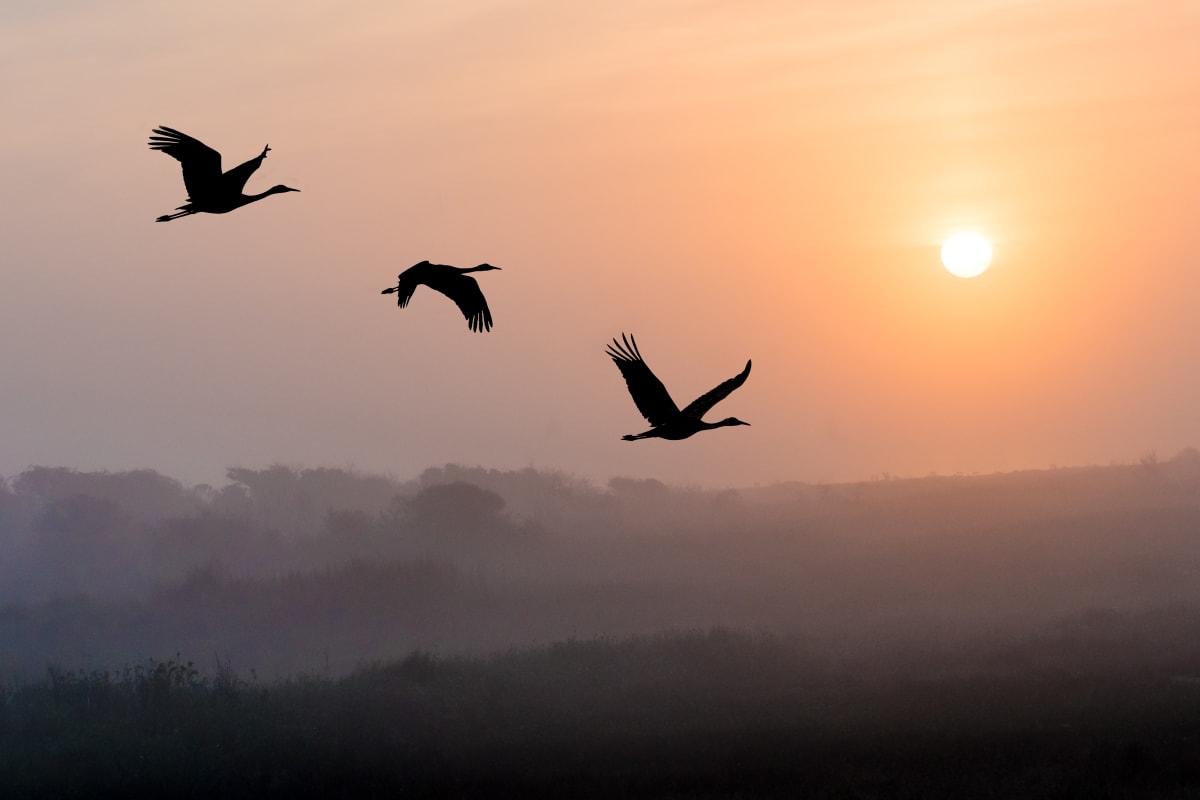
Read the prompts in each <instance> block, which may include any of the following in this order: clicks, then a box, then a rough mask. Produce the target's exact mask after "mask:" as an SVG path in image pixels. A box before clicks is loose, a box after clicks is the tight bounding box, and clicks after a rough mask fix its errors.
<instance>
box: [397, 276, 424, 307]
mask: <svg viewBox="0 0 1200 800" xmlns="http://www.w3.org/2000/svg"><path fill="white" fill-rule="evenodd" d="M408 272H409V271H408V270H405V271H404V272H401V273H400V275H399V276H397V278H398V281H397V283H396V289H395V292H396V305H398V306H400V307H401V308H407V307H408V301H409V300H412V296H413V292H415V291H416V290H417V286H418V284H419V282H418V281H415V280H413V278H412V276H411V275H409V274H408Z"/></svg>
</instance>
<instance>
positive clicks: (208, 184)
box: [150, 125, 249, 202]
mask: <svg viewBox="0 0 1200 800" xmlns="http://www.w3.org/2000/svg"><path fill="white" fill-rule="evenodd" d="M154 133H155V134H156V135H154V136H151V137H150V149H152V150H162V151H163V152H164V153H166V154H167V155H169V156H170V157H171V158H173V159H175V160H176V161H178V162H179V164H180V166H182V167H183V185H184V186H185V187H187V192H188V199H189V200H192V201H193V202H194V201H196V200H201V199H203V198H204V197H205V195H208V194H211V193H212V192H213V191H215V190H216V189H217V187H218V186H220V184H221V154H220V153H218V152H217V151H216V150H213V149H212V148H211V147H209V146H208V145H206V144H205V143H204V142H202V141H200V140H199V139H193V138H192V137H191V136H188V135H187V134H186V133H180V132H179V131H177V130H175V129H174V128H168V127H167V126H165V125H162V126H160V127H157V128H155V129H154ZM248 176H249V173H247V177H248Z"/></svg>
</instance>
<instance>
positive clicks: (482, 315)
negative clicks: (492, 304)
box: [428, 275, 492, 332]
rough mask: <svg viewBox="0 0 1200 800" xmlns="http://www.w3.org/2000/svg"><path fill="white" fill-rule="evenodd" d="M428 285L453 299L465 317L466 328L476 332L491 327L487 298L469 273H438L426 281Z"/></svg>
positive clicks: (488, 329)
mask: <svg viewBox="0 0 1200 800" xmlns="http://www.w3.org/2000/svg"><path fill="white" fill-rule="evenodd" d="M428 286H429V288H431V289H436V290H437V291H439V292H441V293H442V294H444V295H446V297H449V298H450V299H451V300H453V301H454V303H455V305H457V306H458V310H459V311H461V312H462V315H463V316H464V317H466V318H467V327H468V328H470V329H471V330H473V331H477V332H482V331H490V330H491V329H492V312H491V311H490V310H488V304H487V299H486V298H485V297H484V296H483V291H482V290H480V288H479V282H478V281H476V280H475V279H474V278H472V277H471V276H470V275H438V276H437V277H436V278H432V279H431V280H430V281H429V282H428Z"/></svg>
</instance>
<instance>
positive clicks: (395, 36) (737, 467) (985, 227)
mask: <svg viewBox="0 0 1200 800" xmlns="http://www.w3.org/2000/svg"><path fill="white" fill-rule="evenodd" d="M1198 42H1200V4H1197V3H1196V2H1194V0H1186V1H1180V2H1166V1H1164V2H1155V3H1152V4H1151V3H1143V2H1135V1H1134V0H1113V1H1110V2H1104V1H1103V0H1086V1H1085V0H1060V1H1059V2H1054V3H1045V2H1012V1H1003V0H992V1H987V2H983V1H978V2H968V1H966V0H903V1H902V2H901V1H899V0H897V1H896V2H876V1H868V0H842V1H839V2H809V3H795V2H785V1H784V0H747V2H741V3H726V2H699V1H697V2H684V1H683V0H678V1H666V2H648V3H643V2H632V1H631V0H619V1H614V2H606V3H563V2H560V0H530V2H498V1H497V2H489V1H487V0H460V1H459V2H446V1H445V0H438V1H437V2H433V1H432V0H431V1H430V2H415V3H403V4H400V3H392V2H358V3H328V2H309V1H307V0H301V1H299V2H297V1H296V0H289V2H286V3H285V2H256V3H252V4H248V3H240V2H237V3H235V2H229V1H228V0H217V1H215V2H211V1H210V2H205V3H191V4H180V3H162V2H157V1H156V2H127V1H126V0H110V1H95V0H89V2H86V3H83V2H60V3H40V2H32V0H25V1H24V2H15V3H14V2H8V3H5V4H4V5H3V6H2V7H0V97H2V98H3V99H4V116H5V124H4V125H3V126H2V127H0V176H3V179H2V180H0V199H2V201H3V206H4V215H3V218H2V221H0V240H2V241H3V275H4V284H3V289H4V290H3V292H0V369H2V374H3V397H4V401H3V414H2V415H0V474H4V475H9V476H11V475H13V474H15V473H17V472H19V471H21V470H22V469H24V468H26V467H27V466H30V465H35V464H43V465H54V466H72V467H78V468H81V469H114V470H116V469H127V468H135V467H153V468H156V469H159V470H161V471H163V472H166V473H168V474H170V475H173V476H175V477H178V478H180V479H182V480H184V481H186V482H189V483H190V482H202V481H207V482H212V483H222V482H223V474H224V469H225V468H226V467H229V466H248V467H261V466H266V465H268V464H270V463H273V462H281V463H285V464H291V465H304V466H343V467H356V468H359V469H362V470H367V471H380V472H386V473H390V474H393V475H396V476H397V477H401V478H404V477H410V476H412V475H413V474H415V473H416V472H418V471H419V470H421V469H423V468H425V467H427V466H431V465H440V464H443V463H446V462H458V463H463V464H469V465H476V464H478V465H482V466H485V467H496V468H520V467H524V466H535V467H539V468H560V469H564V470H567V471H569V472H572V473H575V474H579V475H582V476H586V477H589V478H595V479H600V480H603V479H606V478H607V477H609V476H612V475H627V476H654V477H657V478H660V479H663V480H666V481H669V482H672V483H700V484H705V485H747V484H752V483H756V482H770V481H775V480H793V479H795V480H805V481H841V480H857V479H863V478H868V477H871V476H874V475H881V474H884V473H888V474H891V475H924V474H926V473H929V472H938V473H942V474H947V473H954V472H959V471H961V472H974V471H980V472H990V471H995V470H1010V469H1019V468H1026V467H1046V466H1050V465H1053V464H1059V465H1067V464H1084V463H1109V462H1111V461H1135V460H1136V459H1137V458H1139V457H1140V456H1142V455H1144V454H1146V453H1148V452H1150V451H1157V453H1158V454H1159V456H1160V457H1168V456H1170V455H1172V454H1174V453H1175V452H1177V451H1178V450H1179V449H1181V448H1182V447H1185V446H1195V445H1200V314H1197V313H1196V310H1195V309H1196V306H1197V304H1198V303H1200V273H1198V270H1197V267H1200V244H1198V242H1200V225H1198V222H1200V153H1198V147H1200V47H1198V46H1197V43H1198ZM160 124H163V125H169V126H172V127H175V128H178V129H180V130H183V131H185V132H187V133H189V134H191V135H193V136H196V137H197V138H199V139H201V140H202V141H204V142H206V143H207V144H209V145H211V146H212V147H214V148H216V149H218V150H220V151H221V152H222V153H223V154H224V156H225V165H226V167H229V166H233V165H235V164H237V163H240V162H242V161H244V160H246V159H248V158H251V157H253V156H254V155H256V154H257V153H258V152H259V151H260V150H261V148H262V146H263V145H264V144H267V143H269V144H270V145H271V148H272V151H271V154H270V156H269V157H268V158H267V160H266V161H265V162H264V164H263V167H262V168H261V169H260V170H259V172H258V173H257V174H256V175H255V176H254V177H253V178H252V179H251V181H250V184H249V186H248V191H250V192H255V191H261V190H263V189H265V188H267V187H268V186H270V185H272V184H275V183H286V184H288V185H290V186H295V187H298V188H300V189H301V190H302V191H301V193H299V194H287V195H281V196H279V197H270V198H267V199H266V200H264V201H262V202H261V203H257V204H255V205H252V206H250V207H247V208H244V209H241V210H239V211H237V212H234V213H232V214H229V215H226V216H211V215H200V216H196V217H190V218H185V219H182V220H179V221H176V222H172V223H170V224H155V223H154V218H155V217H156V216H158V215H159V214H164V213H167V212H169V211H170V210H172V209H173V208H174V207H175V206H178V205H180V204H181V203H182V202H184V200H185V192H184V190H183V185H182V181H181V179H180V172H179V167H178V165H177V164H176V162H174V161H173V160H172V159H170V158H168V157H167V156H165V155H162V154H160V153H156V152H153V151H151V150H149V149H148V148H147V146H146V141H147V137H148V135H149V133H150V129H151V128H152V127H154V126H155V125H160ZM961 229H973V230H976V231H978V232H980V233H982V234H984V235H985V236H987V237H988V238H989V239H990V240H991V241H992V243H993V246H994V248H995V259H994V262H993V265H992V268H991V269H990V270H989V271H988V272H986V273H984V274H983V275H982V276H981V277H979V278H975V279H971V280H964V279H960V278H955V277H953V276H951V275H949V274H948V273H947V272H946V271H945V270H944V269H943V268H942V266H941V264H940V261H939V257H938V252H939V248H940V244H941V242H942V241H943V240H944V239H945V238H946V237H947V236H949V235H950V234H951V233H954V232H955V231H958V230H961ZM423 259H429V260H432V261H435V262H440V263H449V264H457V265H460V266H470V265H474V264H477V263H479V262H482V261H488V262H490V263H493V264H496V265H498V266H500V267H502V268H503V271H501V272H493V273H486V274H484V275H482V276H481V281H480V282H481V284H482V285H483V288H484V290H485V292H486V293H487V296H488V298H489V301H490V304H491V307H492V311H493V315H494V317H495V320H496V327H495V328H494V329H493V331H492V332H491V333H490V334H486V335H479V334H474V333H471V332H470V331H469V330H467V327H466V324H465V322H464V321H463V319H462V318H461V316H459V314H458V312H457V309H455V308H454V306H453V305H452V304H451V303H450V301H448V300H446V299H445V298H442V297H440V296H437V295H433V294H430V293H428V291H426V290H418V293H417V295H416V296H415V297H414V299H413V303H412V305H410V306H409V308H407V309H405V310H403V311H401V310H399V309H397V308H396V307H395V303H394V302H393V301H392V300H391V298H387V297H381V296H380V295H379V291H380V289H382V288H384V287H385V286H388V285H389V284H390V283H392V282H393V281H394V278H395V275H396V273H397V272H399V271H400V270H401V269H403V268H405V267H407V266H409V265H411V264H413V263H415V262H417V261H420V260H423ZM623 331H630V332H633V333H635V334H636V336H637V338H638V342H639V344H640V345H641V349H642V352H643V354H644V355H645V357H646V360H647V362H648V363H649V364H650V366H651V367H652V368H653V369H654V370H655V371H656V372H657V373H658V375H659V376H660V377H661V378H662V379H663V381H664V382H665V383H666V385H667V386H668V388H669V389H670V390H671V392H672V394H673V395H674V397H675V399H676V401H677V402H679V404H680V405H681V406H682V405H683V404H685V403H687V402H690V401H691V400H692V399H693V398H694V397H696V396H697V395H698V394H700V393H701V392H704V391H706V390H708V389H709V388H711V387H712V386H714V385H715V384H716V383H718V382H719V381H721V380H724V379H725V378H728V377H730V376H732V375H734V374H736V373H737V372H738V371H739V370H740V369H741V367H742V365H743V364H744V363H745V360H746V359H747V358H753V360H754V369H753V372H752V373H751V375H750V378H749V380H748V381H747V382H746V385H745V386H744V387H742V388H741V389H740V390H738V391H737V392H736V393H734V394H733V395H732V396H731V397H730V398H729V399H727V400H726V401H724V402H723V403H722V404H720V405H719V406H717V408H716V409H714V411H713V412H712V414H711V415H710V416H711V417H713V418H720V417H723V416H726V415H736V416H738V417H740V418H742V419H745V420H748V421H749V422H751V423H752V427H749V428H731V429H722V430H718V431H713V432H710V433H704V434H701V435H698V436H696V437H693V438H692V439H690V440H687V441H684V442H662V441H645V442H636V443H629V442H622V441H620V436H621V435H622V434H626V433H636V432H639V431H642V430H644V429H645V428H646V425H645V423H644V421H643V420H642V418H641V417H640V415H639V414H638V413H637V411H636V409H635V408H634V406H633V403H632V401H631V400H630V398H629V396H628V394H627V393H626V390H625V386H624V384H623V382H622V380H621V378H620V375H619V373H618V372H617V369H616V368H615V367H614V366H613V364H612V363H611V361H610V360H609V359H608V358H607V357H606V356H605V355H604V346H605V344H606V342H607V341H608V340H609V339H610V338H612V337H613V336H615V335H618V334H620V333H621V332H623Z"/></svg>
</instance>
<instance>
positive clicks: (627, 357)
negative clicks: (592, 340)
mask: <svg viewBox="0 0 1200 800" xmlns="http://www.w3.org/2000/svg"><path fill="white" fill-rule="evenodd" d="M621 342H624V345H622V344H621ZM621 342H618V341H617V340H616V339H615V338H614V339H613V340H612V344H610V345H609V346H608V348H607V349H606V350H605V351H604V352H605V354H607V355H608V357H609V358H611V359H613V360H614V361H643V360H644V359H643V358H642V354H641V351H639V350H638V346H637V339H634V338H633V334H632V333H631V334H629V336H628V337H627V336H626V335H625V334H623V333H622V334H621Z"/></svg>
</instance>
